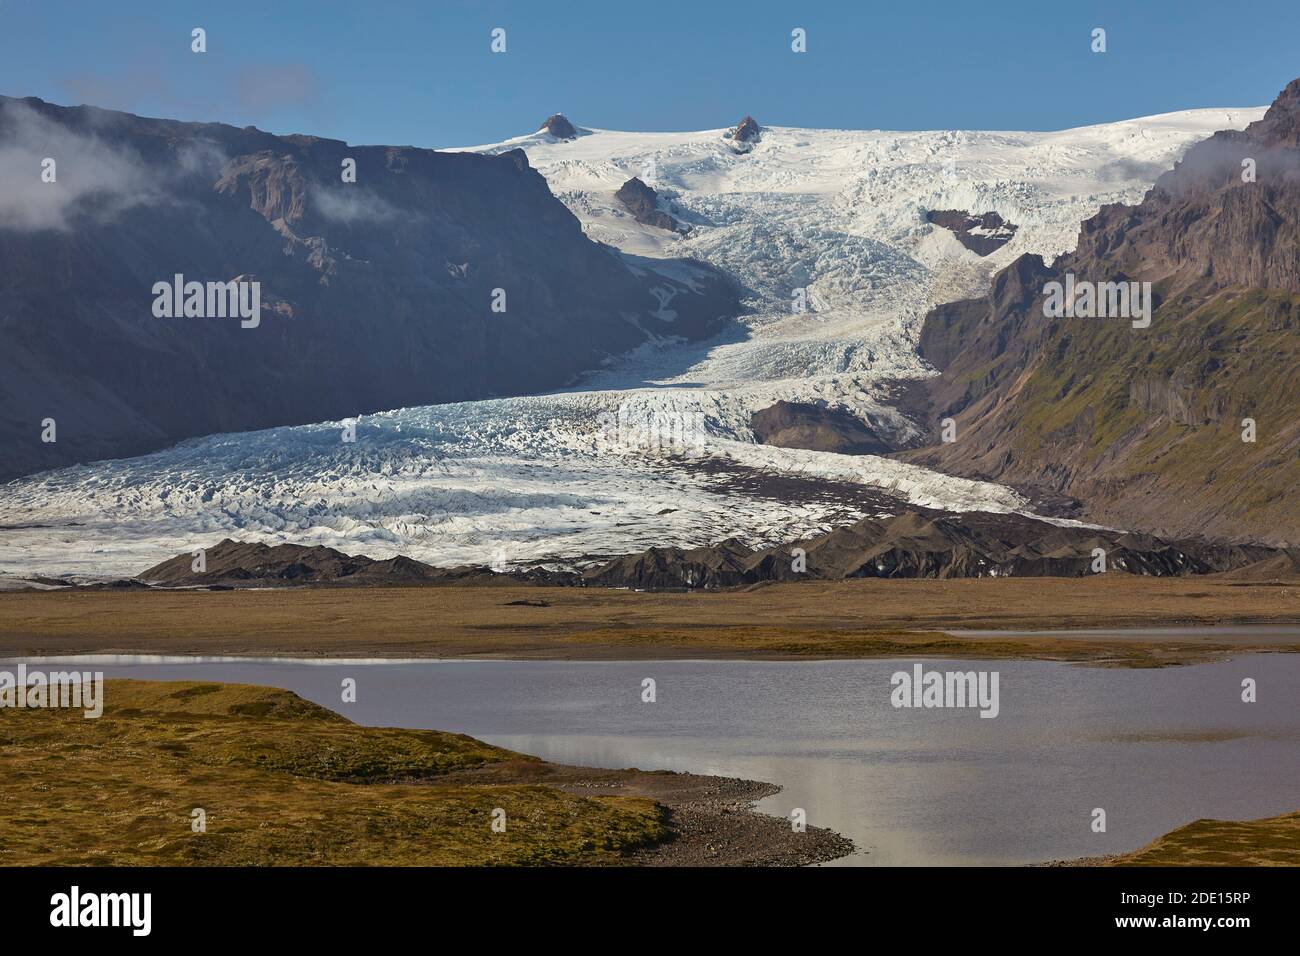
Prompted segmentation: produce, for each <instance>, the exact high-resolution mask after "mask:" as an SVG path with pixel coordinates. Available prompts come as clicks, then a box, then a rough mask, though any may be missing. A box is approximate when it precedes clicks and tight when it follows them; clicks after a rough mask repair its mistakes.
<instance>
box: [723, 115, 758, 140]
mask: <svg viewBox="0 0 1300 956" xmlns="http://www.w3.org/2000/svg"><path fill="white" fill-rule="evenodd" d="M762 132H763V127H761V126H759V125H758V121H757V120H756V119H754V117H752V116H748V115H747V116H746V117H745V118H744V119H742V120H741V121H740V125H738V126H737V127H736V128H735V129H733V130H732V131H731V138H732V139H734V140H735V141H736V142H738V143H756V142H758V137H759V134H760V133H762Z"/></svg>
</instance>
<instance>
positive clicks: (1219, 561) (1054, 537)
mask: <svg viewBox="0 0 1300 956" xmlns="http://www.w3.org/2000/svg"><path fill="white" fill-rule="evenodd" d="M1098 548H1100V549H1102V551H1104V552H1105V562H1106V564H1105V568H1106V571H1107V572H1111V573H1123V574H1139V575H1149V576H1157V577H1165V576H1183V575H1195V574H1213V573H1220V572H1229V571H1231V572H1238V573H1246V574H1249V573H1251V572H1252V569H1260V570H1261V573H1264V574H1266V575H1267V576H1270V577H1293V576H1295V575H1297V574H1300V549H1297V548H1292V549H1289V550H1282V549H1271V548H1264V547H1258V546H1232V545H1216V544H1213V543H1208V542H1204V541H1196V540H1186V541H1165V540H1162V539H1159V538H1156V537H1153V536H1151V535H1142V534H1131V533H1128V532H1122V531H1113V530H1109V529H1101V528H1089V527H1082V526H1077V525H1057V524H1051V523H1048V522H1044V521H1041V520H1039V519H1036V518H1032V517H1028V516H1025V515H1018V514H992V513H986V512H970V513H963V514H948V513H944V512H939V511H934V510H931V509H927V508H909V509H906V510H904V511H903V512H902V513H900V514H898V515H895V516H892V517H887V518H864V519H862V520H861V521H858V522H856V523H854V524H852V525H850V526H847V527H844V528H838V529H836V530H834V531H831V532H829V533H828V534H824V535H819V536H816V537H813V538H809V539H806V540H803V541H795V542H791V543H790V544H786V545H780V546H777V547H772V548H761V549H750V548H748V547H746V546H745V545H743V544H741V543H739V542H737V541H722V542H719V543H717V544H714V545H709V546H706V547H700V548H650V549H648V550H646V551H643V552H640V553H637V554H628V555H622V556H620V557H616V558H613V559H609V560H606V561H603V562H597V563H593V564H591V565H590V566H588V567H586V568H585V569H583V570H581V571H552V570H546V569H544V568H532V569H511V570H510V571H508V572H503V573H494V572H493V571H492V570H491V569H489V568H485V567H458V568H435V567H432V566H430V565H427V564H423V563H421V562H419V561H415V560H412V559H410V558H406V557H401V556H398V557H395V558H389V559H386V560H382V561H377V560H373V559H371V558H367V557H365V556H349V555H346V554H343V553H342V552H339V551H336V550H334V549H332V548H325V547H319V546H304V545H295V544H281V545H273V546H272V545H265V544H254V543H249V542H238V541H233V540H230V539H226V540H223V541H221V542H219V543H218V544H216V545H213V546H212V547H210V548H208V549H206V553H205V560H206V568H205V571H204V572H202V573H197V572H195V571H193V570H192V561H193V558H192V557H191V555H190V554H189V553H184V554H179V555H177V556H175V557H173V558H170V559H168V560H166V561H163V562H162V563H160V564H157V565H155V566H154V567H151V568H149V569H147V570H145V571H143V572H141V573H140V574H139V575H137V576H136V578H135V579H134V580H133V581H128V582H121V584H135V585H136V586H140V585H141V584H144V585H149V586H161V587H216V588H240V587H292V586H300V585H321V586H325V585H329V586H372V587H377V586H435V585H449V584H457V585H474V586H491V585H500V584H519V583H526V584H541V585H559V586H578V587H616V588H640V589H650V590H654V589H681V588H686V589H695V588H705V589H708V588H728V587H742V586H748V585H752V584H761V583H764V582H772V581H828V580H830V581H833V580H843V579H848V578H862V577H880V578H968V577H1013V576H1014V577H1083V576H1086V575H1090V574H1093V573H1096V572H1095V570H1094V569H1095V567H1096V564H1095V562H1096V560H1097V554H1096V551H1095V550H1094V549H1098ZM796 549H802V552H803V558H802V565H801V564H800V563H799V562H798V561H797V558H798V557H799V552H798V551H796ZM49 583H55V582H49Z"/></svg>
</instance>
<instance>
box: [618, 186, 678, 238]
mask: <svg viewBox="0 0 1300 956" xmlns="http://www.w3.org/2000/svg"><path fill="white" fill-rule="evenodd" d="M614 198H615V199H617V200H618V201H619V202H620V203H622V204H623V208H624V209H626V210H627V211H628V212H630V213H631V214H632V218H633V219H635V220H636V221H637V222H639V223H643V224H644V225H647V226H655V227H656V228H658V229H667V230H668V231H669V232H685V231H687V230H686V227H684V226H682V225H681V224H680V223H679V222H678V221H677V220H676V219H674V218H673V217H672V216H670V215H669V214H668V213H666V212H664V211H663V210H662V209H660V208H659V194H658V193H656V192H655V191H654V190H653V189H652V188H650V187H649V186H647V185H646V184H645V183H643V182H642V181H641V180H640V178H639V177H637V176H633V177H632V178H631V179H629V180H628V181H627V182H625V183H624V184H623V185H622V186H620V187H619V190H618V192H616V193H614Z"/></svg>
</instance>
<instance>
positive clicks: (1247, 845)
mask: <svg viewBox="0 0 1300 956" xmlns="http://www.w3.org/2000/svg"><path fill="white" fill-rule="evenodd" d="M1108 862H1110V863H1111V864H1113V865H1115V866H1300V811H1297V812H1295V813H1284V814H1282V815H1281V816H1278V817H1269V818H1267V819H1264V820H1241V821H1237V820H1197V821H1195V822H1194V823H1189V824H1187V826H1185V827H1179V828H1178V829H1177V830H1174V831H1173V832H1171V833H1166V834H1165V835H1164V836H1162V837H1160V838H1159V839H1157V840H1153V841H1152V842H1151V843H1148V844H1147V845H1146V846H1144V847H1143V848H1142V849H1140V850H1135V851H1134V852H1132V853H1127V854H1124V855H1123V856H1118V857H1114V858H1112V859H1111V860H1110V861H1108Z"/></svg>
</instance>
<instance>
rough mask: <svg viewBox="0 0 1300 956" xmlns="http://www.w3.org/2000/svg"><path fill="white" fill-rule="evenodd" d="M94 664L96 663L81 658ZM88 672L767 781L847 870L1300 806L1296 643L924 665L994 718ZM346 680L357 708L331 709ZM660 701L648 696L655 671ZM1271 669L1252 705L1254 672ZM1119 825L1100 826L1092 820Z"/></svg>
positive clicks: (167, 665) (470, 668)
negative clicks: (982, 699)
mask: <svg viewBox="0 0 1300 956" xmlns="http://www.w3.org/2000/svg"><path fill="white" fill-rule="evenodd" d="M83 660H88V659H83ZM129 660H131V662H130V663H124V662H123V661H124V659H121V658H117V659H113V662H112V663H107V664H105V663H100V664H96V669H102V670H104V671H105V674H106V676H109V677H137V678H142V679H152V680H182V679H185V680H211V681H239V682H247V683H254V684H269V685H275V686H279V687H286V688H289V689H291V690H293V691H295V692H297V693H299V694H301V695H302V696H304V697H307V698H309V699H311V700H314V701H317V702H318V703H321V704H323V705H325V706H327V707H330V708H332V709H335V710H339V711H341V712H342V713H344V714H346V715H347V716H348V717H350V718H351V719H353V720H355V721H357V722H358V723H362V724H370V725H387V726H401V727H427V728H437V729H442V730H452V731H459V732H463V733H468V734H472V735H474V736H475V737H479V738H481V739H483V740H486V741H489V742H490V743H493V744H498V745H500V746H503V747H509V748H511V749H513V750H519V751H523V752H525V753H530V754H537V755H538V756H541V757H544V758H546V759H547V760H552V761H558V762H563V763H570V764H581V765H587V766H599V767H640V768H642V769H671V770H686V771H691V772H694V773H708V774H722V775H727V776H739V777H747V778H750V779H755V780H766V781H771V782H773V783H776V784H779V785H781V786H782V787H783V788H784V789H783V790H782V792H781V793H779V794H777V795H776V796H773V797H769V798H767V799H765V800H763V801H762V802H761V803H760V804H759V808H760V809H761V810H764V811H766V812H769V813H773V814H777V815H780V816H785V815H786V814H788V813H789V812H790V811H791V809H792V808H794V807H801V808H803V809H804V810H806V811H807V814H808V822H809V823H810V824H812V825H815V826H824V827H830V828H831V829H834V830H837V831H839V832H840V833H843V834H845V835H847V836H849V837H851V838H852V839H853V840H854V842H855V843H857V844H858V846H859V848H860V852H858V853H856V854H854V855H853V856H852V857H849V858H847V859H846V860H843V861H840V862H841V863H842V864H848V865H866V866H871V865H907V864H1018V863H1026V862H1034V861H1043V860H1049V859H1056V858H1065V857H1076V856H1091V855H1097V854H1104V853H1113V852H1119V851H1125V850H1131V849H1134V848H1136V847H1138V846H1141V845H1142V844H1144V843H1146V842H1147V841H1149V840H1151V839H1153V838H1155V837H1156V836H1159V835H1160V834H1162V833H1165V832H1167V831H1169V830H1171V829H1173V828H1174V827H1177V826H1180V825H1181V824H1184V823H1187V822H1189V821H1191V820H1195V819H1197V818H1200V817H1219V818H1228V819H1249V818H1253V817H1262V816H1269V815H1273V814H1277V813H1282V812H1285V811H1292V810H1296V809H1300V707H1298V706H1297V704H1298V703H1300V655H1289V654H1267V655H1255V656H1244V657H1239V658H1237V659H1235V660H1232V661H1229V662H1224V663H1216V664H1201V665H1195V666H1188V667H1172V668H1164V669H1159V670H1130V669H1103V668H1089V667H1078V666H1071V665H1066V664H1059V663H1052V662H1044V661H996V662H976V661H950V662H945V661H936V660H927V661H923V664H924V666H925V667H926V668H927V669H937V670H961V671H968V670H987V671H997V672H998V673H999V675H1000V679H999V690H1000V698H1001V699H1000V705H1001V712H1000V715H999V716H998V717H997V718H996V719H983V718H980V717H979V714H978V712H977V711H976V710H973V709H971V710H955V709H950V710H939V709H932V710H924V709H922V710H917V709H895V708H894V707H892V706H891V705H890V702H889V694H890V689H891V688H890V675H891V674H892V673H894V672H895V671H897V670H909V671H910V669H911V666H912V664H913V663H914V662H912V661H880V660H874V661H820V662H799V663H785V662H729V661H675V662H632V663H622V662H620V663H608V662H602V663H589V662H551V661H527V662H513V661H419V662H401V663H393V662H384V663H379V662H366V663H362V662H329V663H319V662H304V661H274V662H267V661H251V660H242V661H228V660H227V661H222V662H212V661H205V660H203V659H198V658H192V659H185V660H183V661H178V660H176V659H161V660H163V661H164V662H162V663H159V662H156V660H157V659H155V660H151V661H149V662H140V660H142V659H129ZM344 677H354V678H356V680H357V685H358V701H357V702H356V703H355V704H348V705H345V704H342V703H341V702H340V683H341V681H342V679H343V678H344ZM647 677H650V678H653V679H654V680H655V682H656V685H657V695H658V700H657V702H655V703H642V701H641V686H642V680H643V679H644V678H647ZM1246 677H1251V678H1254V679H1255V680H1256V681H1257V682H1258V702H1257V703H1253V704H1247V703H1243V702H1242V700H1241V684H1242V679H1243V678H1246ZM1094 807H1102V808H1104V809H1105V810H1106V814H1107V822H1108V829H1107V832H1106V833H1104V834H1096V833H1093V832H1091V829H1090V822H1091V811H1092V809H1093V808H1094Z"/></svg>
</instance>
